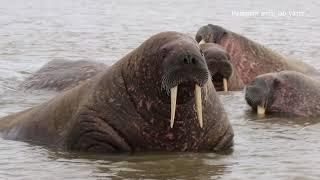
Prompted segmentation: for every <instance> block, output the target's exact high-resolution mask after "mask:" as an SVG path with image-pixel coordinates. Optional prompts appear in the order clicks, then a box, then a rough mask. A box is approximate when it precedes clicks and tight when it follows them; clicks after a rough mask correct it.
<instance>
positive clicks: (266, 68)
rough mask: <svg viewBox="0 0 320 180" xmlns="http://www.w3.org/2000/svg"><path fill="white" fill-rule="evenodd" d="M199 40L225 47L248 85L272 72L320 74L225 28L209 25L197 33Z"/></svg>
mask: <svg viewBox="0 0 320 180" xmlns="http://www.w3.org/2000/svg"><path fill="white" fill-rule="evenodd" d="M196 40H197V42H202V43H203V42H205V43H216V44H219V45H221V46H222V47H224V48H225V50H226V51H227V52H228V54H229V56H230V60H231V62H232V65H233V67H234V68H235V71H237V72H238V75H239V76H240V79H241V80H242V81H243V83H244V84H245V85H246V84H248V83H250V82H251V81H252V80H253V79H254V78H255V77H256V76H258V75H261V74H265V73H270V72H280V71H284V70H289V71H297V72H301V73H303V74H307V75H312V76H314V75H319V74H320V73H319V72H318V71H317V70H316V69H315V68H313V67H311V66H310V65H308V64H305V63H303V62H301V61H297V60H293V59H290V60H289V59H287V58H286V57H284V56H282V55H280V54H278V53H276V52H274V51H273V50H271V49H269V48H267V47H265V46H263V45H261V44H259V43H257V42H254V41H252V40H250V39H248V38H246V37H244V36H242V35H239V34H237V33H234V32H231V31H229V30H226V29H224V28H223V27H221V26H217V25H212V24H208V25H206V26H203V27H201V28H200V29H199V30H198V32H197V34H196Z"/></svg>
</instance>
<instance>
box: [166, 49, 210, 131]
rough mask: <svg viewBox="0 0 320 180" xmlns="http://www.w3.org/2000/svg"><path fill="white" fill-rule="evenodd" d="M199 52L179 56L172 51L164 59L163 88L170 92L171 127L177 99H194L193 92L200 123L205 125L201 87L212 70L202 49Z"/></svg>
mask: <svg viewBox="0 0 320 180" xmlns="http://www.w3.org/2000/svg"><path fill="white" fill-rule="evenodd" d="M197 52H198V54H191V53H183V54H182V55H181V54H180V55H179V56H175V54H174V53H172V54H173V55H171V56H168V57H167V59H165V61H164V65H163V70H164V73H163V76H162V88H163V89H165V90H166V91H167V92H170V100H171V101H170V103H171V120H170V127H171V128H172V127H173V125H174V119H175V111H176V104H177V101H179V99H180V103H181V102H185V101H186V100H187V101H188V100H190V99H192V98H193V96H192V94H191V92H194V98H195V106H196V113H197V116H198V120H199V125H200V127H202V126H203V118H202V96H201V87H202V86H203V85H204V84H205V83H206V82H207V81H208V79H209V77H210V76H209V74H210V72H209V70H208V66H207V64H206V62H205V59H204V57H203V55H202V54H201V52H200V49H199V50H198V51H197ZM180 85H181V86H180ZM179 86H180V87H181V88H179ZM178 92H179V94H180V95H179V96H178ZM177 97H180V98H179V99H177Z"/></svg>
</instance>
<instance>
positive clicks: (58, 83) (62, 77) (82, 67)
mask: <svg viewBox="0 0 320 180" xmlns="http://www.w3.org/2000/svg"><path fill="white" fill-rule="evenodd" d="M107 67H108V66H107V65H106V64H103V63H99V62H95V61H86V60H80V61H70V60H62V59H55V60H52V61H49V62H48V63H47V64H45V65H44V66H43V67H42V68H40V69H39V70H38V71H36V72H35V73H34V74H33V75H31V76H30V77H29V78H27V79H26V80H25V81H23V82H22V83H21V84H20V85H19V87H20V89H24V90H39V89H46V90H55V91H64V90H67V89H71V88H73V87H75V86H77V85H78V84H80V83H82V82H83V81H85V80H87V79H90V78H92V77H93V76H95V75H97V74H98V73H100V72H102V71H103V70H104V69H106V68H107Z"/></svg>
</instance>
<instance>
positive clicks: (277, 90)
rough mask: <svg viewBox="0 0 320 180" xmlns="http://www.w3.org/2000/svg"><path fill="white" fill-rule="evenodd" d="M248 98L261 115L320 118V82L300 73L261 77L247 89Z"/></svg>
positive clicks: (290, 72) (248, 101)
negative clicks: (278, 114) (276, 114)
mask: <svg viewBox="0 0 320 180" xmlns="http://www.w3.org/2000/svg"><path fill="white" fill-rule="evenodd" d="M245 97H246V101H247V103H248V104H249V105H250V106H251V107H252V109H254V110H257V111H258V114H264V113H265V112H267V113H284V114H289V115H294V116H302V117H320V81H319V80H316V79H314V78H311V77H309V76H306V75H304V74H302V73H299V72H295V71H282V72H278V73H268V74H263V75H260V76H258V77H257V78H256V79H255V80H254V81H253V82H251V83H250V84H249V85H248V86H247V87H246V94H245Z"/></svg>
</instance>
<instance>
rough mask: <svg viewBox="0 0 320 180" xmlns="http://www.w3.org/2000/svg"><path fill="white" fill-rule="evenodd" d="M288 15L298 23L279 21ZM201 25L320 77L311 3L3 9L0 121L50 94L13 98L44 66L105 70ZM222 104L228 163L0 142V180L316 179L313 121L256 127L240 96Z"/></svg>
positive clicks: (33, 2) (50, 0)
mask: <svg viewBox="0 0 320 180" xmlns="http://www.w3.org/2000/svg"><path fill="white" fill-rule="evenodd" d="M232 11H234V12H235V11H259V12H263V11H271V12H273V13H274V14H275V16H261V15H256V16H235V15H232ZM291 11H300V12H303V13H304V14H303V15H302V16H294V17H293V16H289V15H286V16H279V15H278V12H286V13H287V14H288V13H289V12H291ZM208 23H213V24H218V25H222V26H224V27H225V28H227V29H230V30H232V31H235V32H238V33H241V34H244V35H245V36H247V37H249V38H251V39H253V40H256V41H258V42H260V43H263V44H266V45H267V46H268V47H271V48H273V49H274V50H276V51H277V52H280V53H282V54H284V55H286V56H290V57H293V58H297V59H302V60H303V61H305V62H307V63H310V64H312V65H313V66H315V67H316V68H317V69H320V61H319V57H320V33H319V32H320V2H319V1H318V0H304V1H291V0H281V1H279V0H270V1H253V0H251V1H244V0H239V1H234V2H232V1H223V0H219V1H213V0H202V1H193V0H185V1H182V0H178V1H169V0H167V1H161V0H157V1H146V0H143V1H142V0H141V1H130V0H113V1H112V0H109V1H107V0H94V1H93V0H92V1H89V0H78V1H75V0H29V1H21V0H10V1H7V0H0V74H1V75H0V116H5V115H7V114H10V113H12V112H16V111H20V110H22V109H25V108H27V107H31V106H34V105H36V104H39V103H40V102H43V101H44V100H46V99H48V98H49V97H52V96H53V95H54V94H55V93H54V92H43V91H38V92H33V93H32V94H30V93H24V92H19V91H16V89H15V87H16V85H17V84H18V83H19V82H21V81H22V80H23V79H24V78H26V77H27V76H28V75H29V74H30V73H32V72H34V71H35V70H37V69H38V68H40V67H41V66H42V65H43V64H45V63H46V62H48V61H49V60H52V59H61V58H63V59H69V60H81V59H85V60H97V61H101V62H104V63H106V64H112V63H114V62H115V61H116V60H118V59H119V58H121V57H122V56H124V55H125V54H126V53H128V52H129V51H130V50H132V49H133V48H135V47H137V46H138V45H139V44H140V43H141V42H143V41H144V40H145V39H146V38H148V37H149V36H151V35H153V34H155V33H157V32H161V31H167V30H174V31H181V32H185V33H188V34H191V35H193V34H195V32H196V31H197V29H198V28H199V27H200V26H202V25H205V24H208ZM220 95H221V98H222V101H223V102H224V105H225V108H226V110H227V111H228V114H229V118H230V120H231V122H232V124H233V127H234V130H235V146H234V151H233V153H232V154H225V155H221V154H220V155H218V154H214V153H200V154H197V153H185V154H184V153H179V154H141V155H134V156H130V155H121V156H120V155H116V156H101V155H99V156H98V155H91V154H78V153H69V152H59V151H53V150H50V149H46V148H45V147H41V146H34V145H31V144H28V143H24V142H16V141H8V140H3V139H0V179H8V178H13V179H17V178H18V179H45V178H46V179H104V178H114V179H117V178H118V179H120V178H148V179H158V178H172V179H174V178H180V179H190V178H191V179H192V178H196V179H219V178H221V179H271V178H272V179H319V178H320V131H319V129H320V124H319V123H317V122H320V119H313V120H312V119H292V118H277V117H266V118H258V117H256V116H255V115H252V114H251V112H250V110H249V108H248V106H247V105H246V104H245V102H244V98H243V92H233V93H220Z"/></svg>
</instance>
